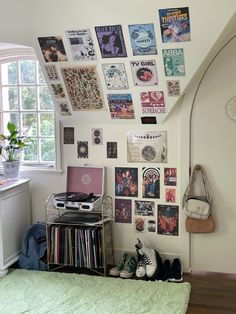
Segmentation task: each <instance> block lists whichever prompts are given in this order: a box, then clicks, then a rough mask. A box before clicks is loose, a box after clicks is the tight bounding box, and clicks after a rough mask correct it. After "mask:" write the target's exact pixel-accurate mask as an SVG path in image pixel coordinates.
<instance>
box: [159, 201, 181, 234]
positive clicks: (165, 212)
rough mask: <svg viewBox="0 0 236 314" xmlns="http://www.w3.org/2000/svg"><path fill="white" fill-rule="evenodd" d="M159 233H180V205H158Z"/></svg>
mask: <svg viewBox="0 0 236 314" xmlns="http://www.w3.org/2000/svg"><path fill="white" fill-rule="evenodd" d="M157 225H158V228H157V233H158V234H163V235H171V236H178V235H179V207H178V206H176V205H158V213H157Z"/></svg>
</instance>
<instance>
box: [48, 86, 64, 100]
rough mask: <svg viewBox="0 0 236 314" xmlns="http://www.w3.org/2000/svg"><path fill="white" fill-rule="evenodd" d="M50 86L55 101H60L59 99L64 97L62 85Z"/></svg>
mask: <svg viewBox="0 0 236 314" xmlns="http://www.w3.org/2000/svg"><path fill="white" fill-rule="evenodd" d="M51 86H52V91H53V94H54V96H55V98H56V99H61V98H65V97H66V95H65V92H64V89H63V86H62V84H51Z"/></svg>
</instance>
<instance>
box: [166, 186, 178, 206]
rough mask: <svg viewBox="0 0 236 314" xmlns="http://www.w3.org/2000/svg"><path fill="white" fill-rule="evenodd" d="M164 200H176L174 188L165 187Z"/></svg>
mask: <svg viewBox="0 0 236 314" xmlns="http://www.w3.org/2000/svg"><path fill="white" fill-rule="evenodd" d="M165 201H166V203H175V202H176V190H175V189H173V188H168V189H165Z"/></svg>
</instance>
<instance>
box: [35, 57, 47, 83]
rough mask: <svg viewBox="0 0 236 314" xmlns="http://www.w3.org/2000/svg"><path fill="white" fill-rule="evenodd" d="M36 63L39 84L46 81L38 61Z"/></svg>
mask: <svg viewBox="0 0 236 314" xmlns="http://www.w3.org/2000/svg"><path fill="white" fill-rule="evenodd" d="M37 64H38V71H39V77H38V79H39V83H41V84H42V83H46V82H45V79H44V75H43V72H42V70H41V67H40V64H39V62H38V63H37Z"/></svg>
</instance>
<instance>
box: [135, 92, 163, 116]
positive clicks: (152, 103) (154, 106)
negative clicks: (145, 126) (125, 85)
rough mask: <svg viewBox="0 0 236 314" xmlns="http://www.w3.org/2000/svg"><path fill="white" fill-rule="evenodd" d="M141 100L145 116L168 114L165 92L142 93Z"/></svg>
mask: <svg viewBox="0 0 236 314" xmlns="http://www.w3.org/2000/svg"><path fill="white" fill-rule="evenodd" d="M140 98H141V106H142V112H143V114H149V113H150V114H160V113H165V112H166V105H165V99H164V93H163V91H150V92H142V93H141V94H140Z"/></svg>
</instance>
